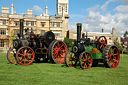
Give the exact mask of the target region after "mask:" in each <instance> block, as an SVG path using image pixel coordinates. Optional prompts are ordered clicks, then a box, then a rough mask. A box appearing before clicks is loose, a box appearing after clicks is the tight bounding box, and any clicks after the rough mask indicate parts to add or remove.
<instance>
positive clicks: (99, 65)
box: [61, 63, 104, 69]
mask: <svg viewBox="0 0 128 85" xmlns="http://www.w3.org/2000/svg"><path fill="white" fill-rule="evenodd" d="M61 67H67V66H66V65H65V64H63V65H61ZM73 67H74V68H76V69H81V68H80V65H79V64H77V65H76V66H73ZM97 67H101V68H103V67H104V64H103V63H100V64H98V65H97V66H95V67H91V68H97ZM67 68H68V67H67Z"/></svg>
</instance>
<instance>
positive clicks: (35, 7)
mask: <svg viewBox="0 0 128 85" xmlns="http://www.w3.org/2000/svg"><path fill="white" fill-rule="evenodd" d="M32 9H33V10H34V11H35V12H37V13H43V10H42V8H41V7H39V6H37V5H34V6H33V8H32Z"/></svg>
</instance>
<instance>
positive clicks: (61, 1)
mask: <svg viewBox="0 0 128 85" xmlns="http://www.w3.org/2000/svg"><path fill="white" fill-rule="evenodd" d="M68 4H69V0H57V15H62V13H63V10H64V14H66V15H68Z"/></svg>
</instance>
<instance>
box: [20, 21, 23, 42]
mask: <svg viewBox="0 0 128 85" xmlns="http://www.w3.org/2000/svg"><path fill="white" fill-rule="evenodd" d="M23 30H24V20H23V19H20V39H23Z"/></svg>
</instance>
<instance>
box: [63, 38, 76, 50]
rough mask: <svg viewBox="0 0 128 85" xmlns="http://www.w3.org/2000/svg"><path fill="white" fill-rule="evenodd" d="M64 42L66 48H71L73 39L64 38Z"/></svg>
mask: <svg viewBox="0 0 128 85" xmlns="http://www.w3.org/2000/svg"><path fill="white" fill-rule="evenodd" d="M64 42H65V43H66V45H67V47H68V48H69V47H73V42H74V39H69V38H64Z"/></svg>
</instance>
